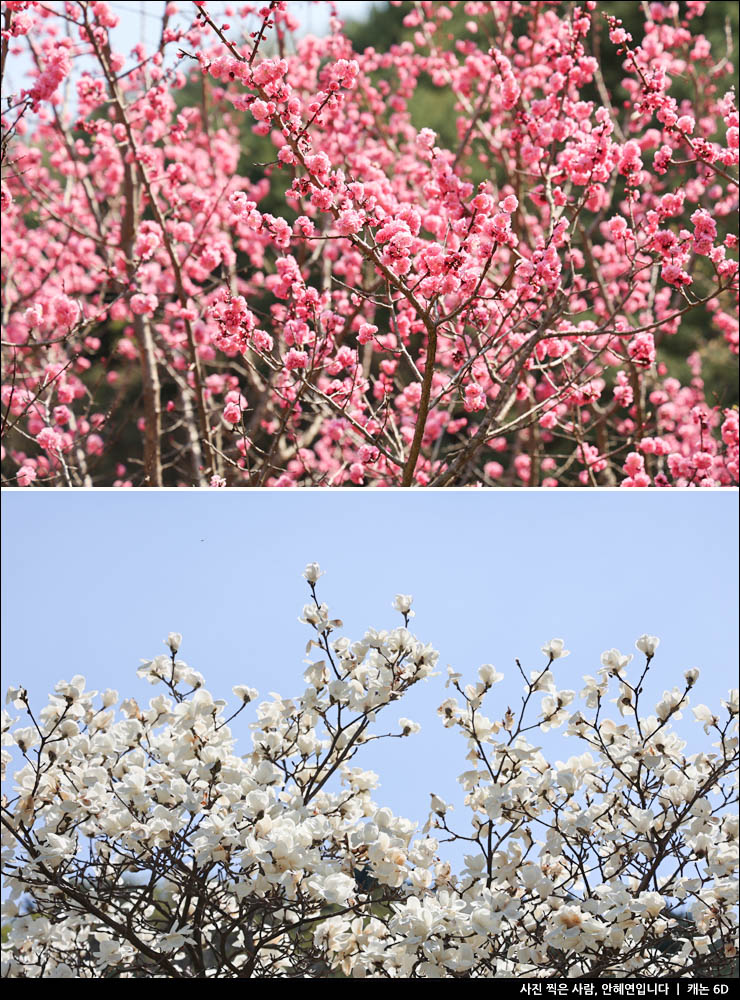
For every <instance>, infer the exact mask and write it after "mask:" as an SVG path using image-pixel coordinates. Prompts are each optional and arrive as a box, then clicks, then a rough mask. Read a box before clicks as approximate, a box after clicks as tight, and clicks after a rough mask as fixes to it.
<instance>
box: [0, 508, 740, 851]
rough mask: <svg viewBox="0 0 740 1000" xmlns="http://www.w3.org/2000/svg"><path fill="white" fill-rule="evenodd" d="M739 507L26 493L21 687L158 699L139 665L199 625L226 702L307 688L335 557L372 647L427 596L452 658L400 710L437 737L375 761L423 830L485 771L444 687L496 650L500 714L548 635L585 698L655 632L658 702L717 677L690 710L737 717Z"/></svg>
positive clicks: (652, 691) (428, 629) (385, 748)
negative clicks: (686, 678)
mask: <svg viewBox="0 0 740 1000" xmlns="http://www.w3.org/2000/svg"><path fill="white" fill-rule="evenodd" d="M737 499H738V497H737V494H736V493H734V492H725V491H721V492H720V491H686V492H680V493H676V492H674V491H666V492H652V491H651V492H650V493H648V492H642V491H625V490H622V491H619V492H599V493H594V492H591V493H587V492H585V491H584V492H572V491H569V492H567V493H565V492H564V493H555V492H552V491H550V492H547V493H543V492H540V491H532V492H525V491H521V490H519V491H511V492H504V491H496V492H491V491H487V490H486V491H482V490H481V491H477V490H460V491H451V490H448V491H438V492H437V491H435V492H427V491H424V492H411V491H409V492H405V491H377V490H374V491H370V492H363V491H362V490H358V491H353V490H336V491H334V490H331V491H330V490H323V491H306V490H301V491H282V490H278V491H274V492H272V491H238V492H227V493H224V492H223V491H214V492H209V491H202V492H201V491H186V490H178V491H159V492H156V493H155V492H144V491H142V492H138V493H133V492H130V491H116V490H113V491H110V492H103V491H95V492H94V493H93V492H90V493H81V492H78V491H74V492H73V493H67V492H60V491H54V492H53V493H50V494H47V493H46V492H44V491H29V492H27V493H24V494H23V495H22V496H21V495H20V494H15V493H12V492H7V493H6V494H5V495H4V497H3V502H4V504H5V516H4V518H3V556H2V568H3V579H4V598H3V613H2V625H3V633H2V654H3V663H4V685H5V687H7V686H9V685H16V684H23V685H24V686H26V687H27V688H28V689H29V692H30V695H31V701H32V705H34V706H36V707H37V708H41V707H42V705H43V704H45V702H46V694H47V692H48V691H50V690H51V689H52V688H53V686H54V685H55V684H56V683H57V681H59V680H60V679H62V678H64V679H70V678H71V677H72V676H73V675H74V674H76V673H82V674H84V675H85V676H86V677H87V681H88V687H90V688H95V689H98V690H101V691H102V690H104V689H106V688H109V687H111V688H115V689H117V690H118V691H119V695H120V697H122V698H123V697H129V696H134V697H136V698H137V699H138V700H139V701H140V702H141V703H142V704H145V705H146V704H147V703H148V700H149V698H150V697H153V696H154V695H155V694H158V693H160V691H159V689H153V688H151V687H150V686H149V685H148V684H147V683H145V682H144V681H142V680H139V679H138V678H137V677H136V668H137V667H138V665H139V661H140V659H142V658H151V657H153V656H155V655H157V654H158V653H164V652H166V649H165V646H164V645H163V644H162V640H163V639H164V638H165V637H166V635H167V633H168V632H169V631H178V632H182V633H183V636H184V639H183V644H182V647H181V650H180V656H181V658H182V659H184V660H185V661H186V662H187V663H188V664H190V665H191V666H193V667H195V668H196V669H197V670H200V671H201V672H202V673H203V674H204V675H205V678H206V684H207V686H208V688H209V690H211V691H212V693H213V695H214V697H216V698H224V699H227V700H228V701H229V703H230V704H231V703H232V702H234V699H233V696H232V694H231V688H232V687H233V686H234V685H236V684H247V685H250V686H253V687H256V688H257V689H258V690H259V692H260V696H261V697H262V698H269V693H270V692H272V691H275V692H278V693H279V694H281V695H283V696H285V697H290V696H295V695H299V694H300V693H301V691H302V690H303V687H304V682H303V678H302V672H303V670H304V669H305V664H304V663H303V660H304V656H305V652H304V651H305V645H306V642H307V640H308V639H309V638H310V637H311V636H312V634H313V633H312V632H311V630H309V628H308V626H306V625H302V624H300V623H299V621H298V617H299V615H300V614H301V610H302V607H303V605H304V603H306V602H307V601H308V599H309V592H308V586H307V584H306V582H305V580H303V578H302V576H301V574H302V571H303V568H304V566H305V565H306V563H307V562H310V561H318V562H319V563H320V564H321V567H322V569H323V570H325V572H326V575H325V576H324V577H322V578H321V580H320V581H319V585H318V594H319V598H320V599H321V600H323V601H324V602H326V603H327V604H329V607H330V610H331V612H332V615H333V616H334V617H339V618H341V619H343V622H344V628H343V629H340V630H338V631H339V634H342V635H348V636H349V637H350V638H352V639H359V638H360V637H361V636H362V634H363V633H364V631H365V629H366V628H368V627H370V626H372V627H374V628H377V629H381V628H393V627H396V626H397V625H400V624H401V623H402V622H401V616H400V615H399V614H398V613H397V612H395V611H393V610H392V607H391V605H392V602H393V598H394V595H395V594H397V593H408V594H413V596H414V609H415V611H416V617H415V618H414V619H412V621H411V625H410V627H411V629H412V631H413V632H414V633H415V634H416V635H417V636H418V637H419V638H420V639H421V640H422V641H424V642H431V643H432V644H433V645H434V646H435V648H436V649H438V650H439V651H440V661H439V669H440V676H438V677H435V678H432V679H431V680H429V681H427V682H426V683H422V684H420V685H418V686H417V687H416V688H415V689H412V691H411V693H410V696H408V697H407V698H405V699H404V700H403V701H402V702H399V704H398V706H397V707H392V708H390V709H388V710H386V713H387V714H386V724H385V726H380V727H379V730H378V731H382V732H386V731H388V729H389V728H394V729H395V728H397V726H396V723H397V720H398V718H399V717H400V716H405V717H408V718H411V719H413V720H414V721H416V722H419V723H421V726H422V730H421V733H419V734H418V735H416V736H412V737H409V738H408V739H405V740H402V741H399V740H392V741H388V742H387V743H382V742H381V743H375V744H373V745H372V746H370V747H368V748H367V753H366V754H362V755H360V757H359V758H358V760H357V761H356V764H357V765H361V766H364V767H368V768H371V769H373V770H375V771H377V772H378V773H379V774H380V777H381V788H380V790H379V791H378V792H377V793H376V800H377V801H378V802H379V803H380V804H381V805H389V806H390V807H391V808H392V809H393V810H394V811H395V812H396V813H398V814H401V815H405V816H408V817H409V818H412V819H415V820H418V821H419V822H420V823H423V822H424V820H425V819H426V813H427V809H428V803H429V793H430V792H431V791H435V792H436V793H437V794H439V795H441V796H442V797H444V798H446V799H447V800H448V801H454V802H458V803H459V802H461V796H460V794H459V787H458V786H457V784H456V777H457V775H458V774H459V773H460V772H462V771H463V770H465V769H466V767H467V766H469V765H467V764H466V762H465V748H464V744H463V743H462V741H461V739H460V738H459V737H458V736H457V735H456V734H455V733H454V732H453V731H452V730H446V729H444V728H443V726H442V724H441V721H440V719H439V717H438V716H437V714H436V710H437V708H438V706H439V705H440V704H441V702H442V701H443V700H444V699H445V697H447V696H449V695H450V694H452V693H454V692H451V691H450V690H448V689H445V686H444V684H445V680H446V668H447V665H448V664H450V665H452V666H453V668H454V669H455V670H457V671H459V672H461V673H462V674H463V677H464V683H468V682H475V681H476V680H477V669H478V667H479V666H480V665H481V664H482V663H493V664H494V665H495V666H496V668H497V669H498V670H499V671H502V672H503V673H504V674H505V680H504V681H503V682H502V683H501V684H499V685H497V686H496V687H495V688H494V690H493V692H492V693H491V694H490V695H489V700H488V701H487V702H486V703H485V706H484V709H483V711H484V714H486V715H488V716H489V717H490V718H493V719H495V718H500V717H501V716H502V715H503V713H504V712H505V710H506V708H507V705H509V706H511V707H512V708H513V709H514V710H516V708H517V706H518V705H519V701H520V697H521V688H522V682H521V678H520V677H519V675H518V673H517V671H516V667H515V664H514V658H515V657H519V658H520V659H521V662H522V665H523V667H524V668H525V669H526V670H530V669H535V668H542V667H544V665H545V658H544V656H543V655H542V653H541V652H540V647H541V646H542V645H543V644H544V643H545V642H547V641H548V640H549V639H551V638H553V637H562V638H564V639H565V641H566V648H568V649H570V650H571V654H570V656H568V657H567V658H566V659H562V660H559V661H556V663H555V665H554V670H555V676H556V679H557V681H558V687H559V688H560V689H568V688H571V689H575V690H576V691H580V690H581V688H582V687H583V683H582V676H583V675H584V674H592V675H595V674H596V671H597V670H598V668H599V666H600V655H601V653H602V652H603V651H604V650H605V649H608V648H612V647H617V648H618V649H620V650H621V651H622V652H623V653H629V652H632V653H635V660H634V661H633V662H632V664H631V665H630V667H629V668H628V671H629V675H630V676H631V677H632V679H635V675H636V671H637V670H638V669H641V665H642V662H643V660H642V655H641V654H638V653H637V652H636V650H635V648H634V641H635V639H636V638H637V637H638V636H640V635H641V634H642V633H645V632H648V633H651V634H654V635H657V636H659V637H660V639H661V644H660V647H659V649H658V652H657V655H656V658H655V660H654V661H653V663H654V668H653V670H652V672H651V675H650V678H649V680H650V683H649V684H648V685H647V690H646V696H647V697H646V701H645V703H644V708H645V712H644V713H643V714H649V712H648V711H647V709H648V706H649V708H650V711H651V712H652V710H653V707H654V705H655V703H656V702H657V701H658V700H659V699H660V697H661V695H662V693H663V690H664V689H665V688H672V687H673V686H674V685H676V684H682V683H683V671H684V670H686V669H687V668H689V667H694V666H696V667H699V668H700V669H701V672H702V673H701V677H700V679H699V682H698V683H697V686H696V688H695V689H694V692H693V698H692V701H691V704H692V705H696V704H699V703H702V702H703V703H705V704H707V705H709V706H710V707H712V708H715V709H718V708H719V700H720V698H723V697H726V692H727V689H728V688H729V687H731V686H735V685H736V684H737V680H736V664H737V624H736V623H737V600H738V594H737V555H736V553H737ZM315 658H317V657H315ZM613 694H614V696H616V690H614V692H613ZM540 700H541V697H540V696H537V698H536V704H537V707H538V708H539V701H540ZM574 708H575V706H574ZM608 708H609V711H608V712H607V713H605V714H606V715H607V716H608V717H612V718H616V719H617V720H618V721H622V720H621V719H620V718H619V714H618V712H617V709H616V706H614V705H609V706H608ZM254 717H255V713H254V707H253V706H250V708H249V709H248V711H247V712H245V713H243V714H242V715H240V716H239V719H238V720H236V722H235V724H234V732H235V735H237V736H238V737H239V739H240V742H239V744H238V746H237V750H236V752H237V753H246V752H248V750H249V749H250V746H251V744H250V742H249V739H248V723H249V722H250V721H252V720H253V719H254ZM532 721H534V720H532ZM624 721H629V720H624ZM676 728H677V729H678V731H679V732H680V733H681V735H682V736H683V737H684V738H689V740H690V743H689V746H688V747H687V751H686V752H687V753H689V752H691V751H692V750H698V749H699V748H700V746H701V747H703V748H705V749H706V748H707V743H708V742H709V741H708V739H705V738H704V734H703V731H702V728H701V726H699V725H698V724H697V723H696V722H695V721H694V719H693V713H692V712H691V711H690V710H689V711H688V712H686V713H685V714H684V717H683V720H682V721H680V722H678V723H677V724H676ZM533 737H534V738H533V742H534V744H535V745H538V746H542V747H543V750H544V752H545V753H546V755H547V756H548V759H550V760H552V761H553V762H554V761H556V760H567V758H568V757H569V756H570V755H571V754H574V753H582V752H583V751H584V750H585V749H586V748H585V746H581V745H579V744H578V743H577V742H576V741H575V740H573V739H572V738H571V739H565V738H564V737H563V736H562V734H561V733H560V731H558V730H555V731H554V732H550V733H547V734H544V735H541V734H533ZM697 741H698V742H697ZM363 760H364V763H363ZM464 832H467V829H465V831H464Z"/></svg>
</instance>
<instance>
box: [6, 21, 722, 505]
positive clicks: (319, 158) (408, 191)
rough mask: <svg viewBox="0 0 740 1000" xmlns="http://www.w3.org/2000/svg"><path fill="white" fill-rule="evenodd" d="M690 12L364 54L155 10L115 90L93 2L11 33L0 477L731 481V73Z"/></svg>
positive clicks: (118, 56)
mask: <svg viewBox="0 0 740 1000" xmlns="http://www.w3.org/2000/svg"><path fill="white" fill-rule="evenodd" d="M683 6H684V10H683V13H681V12H680V11H679V5H678V4H676V3H666V4H664V3H652V4H650V5H649V7H648V5H640V10H641V11H643V13H642V14H641V16H642V18H643V23H642V24H641V30H640V34H639V37H633V36H632V34H631V33H630V32H628V31H626V29H625V28H624V27H623V26H622V25H621V24H620V22H619V21H618V20H616V19H615V18H613V17H608V18H607V19H606V22H604V16H603V14H602V12H601V11H600V10H599V5H598V4H596V3H594V2H584V3H580V4H570V3H549V4H522V3H508V2H507V3H500V2H494V3H478V2H467V3H465V4H458V3H454V2H453V3H432V2H423V3H417V4H413V5H410V4H409V5H408V13H407V15H406V24H407V26H408V27H409V28H410V29H413V34H412V37H411V38H410V39H409V40H408V41H404V42H402V43H401V44H399V45H396V46H394V47H392V48H391V50H390V51H388V52H386V53H381V52H377V51H375V49H373V48H367V49H365V50H364V51H361V52H355V51H353V48H352V45H351V43H350V41H349V40H348V38H347V37H346V36H345V35H344V34H343V33H342V29H341V25H340V24H339V22H337V21H332V30H331V33H330V34H329V35H328V36H327V37H326V38H324V39H318V38H315V37H312V36H309V37H303V38H301V39H300V40H298V41H295V42H292V41H291V31H292V29H294V28H295V27H296V23H295V19H294V17H293V15H292V14H291V11H290V5H288V4H286V3H281V2H273V3H270V4H269V5H266V6H264V7H263V8H260V9H258V10H254V9H251V8H246V9H251V10H252V13H251V14H250V15H249V18H251V27H252V28H253V30H252V31H251V32H250V31H247V33H246V34H245V32H244V31H243V30H242V28H241V22H238V23H237V22H235V23H227V22H225V21H224V19H223V17H221V16H216V15H215V14H212V13H211V12H210V11H209V8H208V5H207V4H205V3H195V4H182V5H176V4H173V3H169V4H167V5H166V11H165V14H164V16H163V20H162V26H161V34H160V38H159V43H158V45H157V46H156V48H154V49H153V50H148V51H147V50H146V49H145V48H144V46H143V45H139V46H137V47H136V49H135V51H134V53H133V55H134V62H133V64H127V62H126V58H125V56H124V54H122V53H119V52H117V51H115V50H114V48H113V47H112V43H111V35H110V31H111V29H112V28H113V27H114V26H115V24H116V22H117V16H116V15H115V14H114V13H113V12H112V10H111V9H110V8H109V7H108V6H107V5H106V4H105V3H101V2H80V3H70V4H66V5H65V6H64V9H63V10H62V9H59V10H56V11H51V10H50V9H49V8H47V7H46V6H45V5H43V4H40V3H35V2H16V3H5V4H4V8H3V9H4V14H3V18H4V20H3V36H2V37H3V41H2V47H3V69H5V67H6V65H7V64H8V63H10V61H11V60H12V58H13V57H14V56H15V54H16V53H17V52H18V51H20V49H21V47H25V48H26V50H27V51H29V52H30V54H31V57H32V59H33V65H34V70H33V74H32V75H33V79H32V80H30V81H29V82H28V84H27V86H25V87H24V88H23V89H21V90H20V91H19V92H17V93H15V94H14V95H12V96H11V99H10V101H9V107H8V108H6V110H5V112H4V115H3V144H2V155H3V188H2V191H3V195H2V207H3V214H4V239H3V284H4V296H5V297H4V320H5V334H4V354H5V362H4V366H5V367H4V375H5V385H4V388H3V397H2V399H3V408H4V413H3V438H4V441H5V448H6V449H7V450H6V453H5V454H4V466H3V469H4V478H5V481H7V482H13V483H17V484H19V485H26V486H27V485H30V484H32V483H35V484H39V485H40V484H49V485H59V484H62V485H110V484H113V483H115V484H117V485H126V484H131V485H142V484H143V485H153V486H158V485H163V484H164V485H168V484H170V485H171V484H189V485H207V484H209V483H210V484H211V485H226V484H228V485H249V486H257V485H278V486H293V485H341V484H343V483H347V484H369V485H404V486H411V485H434V486H442V485H460V484H466V483H475V484H482V485H492V484H495V483H501V484H522V485H532V486H536V485H546V486H555V485H559V484H563V485H573V484H575V485H578V484H587V485H589V484H590V485H594V486H597V485H615V484H617V483H619V484H622V485H626V486H647V485H652V484H654V485H664V486H668V485H704V486H713V485H731V484H736V483H737V481H738V429H737V426H738V425H737V412H736V410H735V409H733V408H731V407H730V406H729V405H728V402H727V400H728V393H729V399H732V398H733V393H734V389H733V386H734V374H733V368H734V366H733V365H732V355H733V354H734V353H736V352H737V319H736V316H735V312H734V308H735V307H734V303H735V302H736V297H737V236H736V233H735V223H734V221H733V220H734V218H735V215H734V213H735V212H736V210H737V195H738V181H737V169H738V115H737V109H736V104H735V97H734V92H733V90H732V88H731V77H732V70H733V67H732V62H731V60H730V59H729V58H727V57H726V56H725V54H723V53H714V52H712V50H711V46H710V45H709V42H708V41H707V39H706V38H705V37H704V36H703V35H702V33H701V32H700V31H699V30H698V29H697V27H696V25H697V22H698V19H699V18H700V17H701V15H702V14H703V12H704V9H705V7H706V6H707V5H706V4H705V3H703V2H690V3H686V4H685V5H683ZM461 7H462V8H464V12H465V14H466V15H467V18H468V20H467V21H466V22H465V24H464V27H462V28H461V29H460V37H458V38H455V39H453V40H452V43H450V42H449V40H446V36H445V32H446V26H447V24H448V22H449V21H450V19H451V18H452V17H453V14H455V13H456V11H457V10H459V8H461ZM645 11H648V12H649V13H644V12H645ZM249 26H250V24H249V20H248V22H247V27H249ZM602 27H604V28H605V29H606V32H605V37H604V38H603V39H602ZM600 47H605V51H608V52H609V53H610V54H611V57H612V58H616V59H619V60H620V61H621V65H622V68H623V78H622V81H621V85H620V86H619V87H618V88H616V90H614V91H610V90H608V89H607V87H606V84H605V81H604V77H603V75H602V73H601V70H600V63H599V53H600V50H601V49H600ZM6 56H7V59H6ZM77 59H80V60H82V61H81V63H80V70H79V72H77V73H76V75H74V74H73V70H74V64H75V61H76V60H77ZM422 76H423V77H424V79H427V78H428V79H431V81H432V83H433V84H434V86H436V87H438V88H440V89H441V90H442V91H443V92H444V93H445V95H448V96H449V97H450V98H451V100H452V104H453V106H454V109H455V114H456V116H457V120H456V131H457V140H456V141H455V142H454V143H453V144H451V145H450V146H449V148H447V147H445V146H443V145H440V144H439V142H438V137H437V136H436V135H435V134H434V132H433V131H432V130H430V129H429V128H428V127H426V126H425V123H424V122H419V121H414V120H413V118H412V115H411V113H410V111H409V105H410V102H411V101H412V99H413V96H414V94H415V92H416V90H417V87H418V85H419V80H420V78H421V77H422ZM73 80H74V90H75V94H74V96H72V95H70V93H69V91H70V84H71V82H72V81H73ZM677 81H678V82H677ZM684 81H688V82H689V84H690V91H691V93H692V97H691V98H688V97H686V96H683V94H684V93H685V88H684ZM676 95H677V96H676ZM255 142H257V143H259V144H260V145H259V148H260V149H262V150H263V149H265V144H267V148H268V149H269V152H268V153H267V154H265V158H266V159H267V160H268V161H269V162H267V163H261V164H259V165H255V163H254V160H255V158H256V157H255V152H254V149H255V146H254V143H255ZM250 147H251V148H250ZM481 178H482V179H481ZM694 318H698V322H696V323H693V322H692V325H691V327H690V330H691V333H690V334H687V329H688V328H687V326H686V324H687V321H693V320H694ZM679 334H680V335H681V337H682V342H683V341H684V340H685V341H686V344H685V352H684V358H683V360H684V364H683V366H682V368H681V371H680V373H679V374H680V377H677V374H676V372H674V371H670V370H669V369H668V368H667V365H666V358H667V357H668V355H667V353H665V352H662V347H663V346H664V345H665V344H666V343H667V342H668V341H670V339H671V338H675V337H677V336H678V335H679ZM714 340H718V341H720V342H722V341H723V340H724V342H725V343H726V351H727V354H726V379H724V380H723V384H722V386H721V390H720V395H719V396H716V394H709V395H707V394H706V392H705V387H704V383H703V380H702V376H701V373H702V358H703V355H704V352H705V350H706V348H707V347H708V345H709V344H710V343H712V342H713V341H714Z"/></svg>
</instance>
